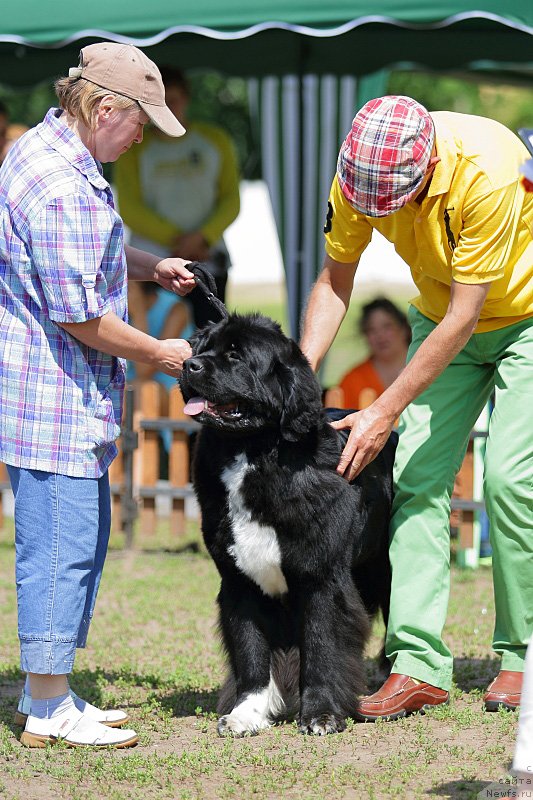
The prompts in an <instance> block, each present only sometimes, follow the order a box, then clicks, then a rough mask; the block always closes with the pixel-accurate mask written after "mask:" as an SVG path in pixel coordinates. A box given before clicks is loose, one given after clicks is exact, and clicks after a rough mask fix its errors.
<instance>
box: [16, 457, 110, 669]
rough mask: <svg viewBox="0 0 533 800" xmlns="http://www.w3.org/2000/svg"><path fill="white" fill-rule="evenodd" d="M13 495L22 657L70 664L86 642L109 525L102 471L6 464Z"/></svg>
mask: <svg viewBox="0 0 533 800" xmlns="http://www.w3.org/2000/svg"><path fill="white" fill-rule="evenodd" d="M7 469H8V472H9V478H10V480H11V486H12V487H13V493H14V495H15V549H16V580H17V603H18V634H19V639H20V664H21V669H23V670H24V671H25V672H35V673H39V674H44V675H63V674H67V673H69V672H71V671H72V667H73V664H74V656H75V651H76V647H85V644H86V641H87V633H88V631H89V625H90V622H91V618H92V615H93V611H94V604H95V601H96V595H97V592H98V586H99V584H100V578H101V575H102V569H103V566H104V561H105V557H106V553H107V545H108V541H109V532H110V527H111V501H110V493H109V478H108V474H107V472H106V473H105V475H103V476H102V477H101V478H72V477H69V476H68V475H56V474H55V473H52V472H43V471H41V470H34V469H23V468H18V467H11V466H8V468H7Z"/></svg>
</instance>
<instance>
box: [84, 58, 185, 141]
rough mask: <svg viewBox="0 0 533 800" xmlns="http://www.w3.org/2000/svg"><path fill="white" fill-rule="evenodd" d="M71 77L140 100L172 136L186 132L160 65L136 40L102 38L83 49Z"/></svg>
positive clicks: (151, 115)
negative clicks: (171, 105)
mask: <svg viewBox="0 0 533 800" xmlns="http://www.w3.org/2000/svg"><path fill="white" fill-rule="evenodd" d="M69 77H71V78H85V80H87V81H90V82H91V83H95V84H96V85H97V86H101V87H102V88H103V89H109V90H110V91H112V92H117V93H118V94H122V95H125V97H130V98H131V99H132V100H137V102H138V103H139V105H140V107H141V108H142V110H143V111H144V112H145V113H146V114H147V115H148V116H149V117H150V119H151V120H152V122H153V123H154V125H157V127H158V128H159V129H160V130H162V131H163V133H166V134H167V135H168V136H183V134H184V133H185V128H184V127H183V125H182V124H181V122H179V120H178V119H177V118H176V117H175V116H174V114H173V113H172V111H171V110H170V109H169V108H167V106H166V103H165V87H164V84H163V79H162V78H161V73H160V72H159V70H158V68H157V66H156V65H155V64H154V62H153V61H151V60H150V59H149V58H148V57H147V56H145V54H144V53H143V52H142V50H139V48H137V47H134V46H133V45H132V44H118V43H116V42H98V43H97V44H89V45H87V47H84V48H82V50H81V51H80V64H79V66H78V67H72V68H71V69H70V70H69Z"/></svg>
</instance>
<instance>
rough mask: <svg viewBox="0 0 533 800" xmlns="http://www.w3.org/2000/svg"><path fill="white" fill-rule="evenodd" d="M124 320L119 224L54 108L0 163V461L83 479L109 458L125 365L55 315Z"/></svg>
mask: <svg viewBox="0 0 533 800" xmlns="http://www.w3.org/2000/svg"><path fill="white" fill-rule="evenodd" d="M110 311H113V312H115V314H117V316H118V317H120V318H121V319H123V320H127V275H126V260H125V255H124V240H123V224H122V220H121V219H120V217H119V215H118V214H117V213H116V211H115V210H114V207H113V200H112V195H111V190H110V188H109V184H108V183H107V181H106V180H105V179H104V178H103V176H102V173H101V166H100V164H99V163H98V162H96V161H95V160H94V158H93V157H92V156H91V154H90V153H89V151H88V150H87V149H86V147H85V146H84V145H83V144H82V142H81V140H80V139H79V137H78V136H76V135H75V134H74V133H73V132H72V131H70V130H69V129H68V128H67V127H66V126H65V124H64V122H63V120H62V116H61V114H60V112H59V111H58V110H57V109H51V110H50V111H49V112H48V114H47V115H46V117H45V119H44V120H43V122H42V123H40V124H39V125H37V127H36V128H33V129H32V130H31V131H29V132H28V133H27V134H25V135H24V136H23V137H22V139H20V140H19V142H17V143H16V144H15V145H14V147H13V148H12V149H11V150H10V151H9V153H8V156H7V158H6V160H5V162H4V164H3V165H2V168H1V170H0V349H1V350H0V352H1V359H0V461H3V462H5V463H7V464H10V465H13V466H18V467H25V468H27V469H38V470H44V471H47V472H56V473H60V474H64V475H71V476H79V477H86V478H97V477H100V476H101V475H102V474H103V473H104V472H105V470H106V469H107V468H108V466H109V464H110V463H111V461H112V460H113V458H114V457H115V455H116V446H115V443H114V441H115V439H116V438H117V436H118V435H119V433H120V428H119V425H120V419H121V411H122V396H123V389H124V362H123V361H122V360H121V359H117V358H114V357H113V356H109V355H106V354H105V353H101V352H98V351H96V350H94V349H92V348H90V347H87V346H86V345H84V344H82V343H81V342H80V341H78V340H77V339H75V338H73V337H72V336H71V335H70V334H69V333H67V332H66V331H65V330H64V329H63V328H61V327H60V325H58V324H57V323H62V322H66V323H69V322H85V321H87V320H90V319H93V318H95V317H101V316H103V315H104V314H106V313H108V312H110Z"/></svg>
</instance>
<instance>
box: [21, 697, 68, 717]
mask: <svg viewBox="0 0 533 800" xmlns="http://www.w3.org/2000/svg"><path fill="white" fill-rule="evenodd" d="M73 708H75V706H74V702H73V700H72V697H71V696H70V694H69V693H68V692H67V694H60V695H59V696H58V697H47V698H45V699H44V700H35V699H34V698H33V697H32V699H31V715H32V717H37V719H55V718H57V717H61V716H63V714H68V713H69V712H71V711H72V709H73Z"/></svg>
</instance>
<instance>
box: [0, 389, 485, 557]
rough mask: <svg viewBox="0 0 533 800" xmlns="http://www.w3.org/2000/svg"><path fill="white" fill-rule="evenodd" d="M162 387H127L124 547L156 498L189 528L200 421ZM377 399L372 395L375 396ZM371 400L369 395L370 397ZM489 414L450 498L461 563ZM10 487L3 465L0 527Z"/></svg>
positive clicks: (114, 488) (116, 494)
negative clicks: (164, 446)
mask: <svg viewBox="0 0 533 800" xmlns="http://www.w3.org/2000/svg"><path fill="white" fill-rule="evenodd" d="M164 391H165V390H164V389H163V388H162V387H161V386H160V385H159V384H158V383H156V382H155V381H147V382H145V383H142V384H140V385H139V386H136V387H128V388H127V390H126V397H125V412H124V420H123V427H122V435H121V437H120V439H119V454H118V457H117V458H116V459H115V461H114V462H113V464H112V465H111V468H110V470H109V478H110V485H111V498H112V524H113V528H114V530H122V531H123V532H124V534H125V538H126V546H128V547H130V546H131V545H132V543H133V529H134V523H135V520H136V519H137V517H139V516H140V527H141V530H142V531H143V533H146V534H149V535H150V534H153V533H154V532H155V528H156V522H157V520H156V505H157V504H156V501H157V498H158V497H160V498H161V497H164V498H165V499H166V501H167V502H166V504H165V505H166V507H167V508H169V509H170V526H171V530H172V531H173V532H174V533H175V534H176V535H178V536H179V535H180V534H182V533H183V532H184V530H185V503H186V500H187V498H192V497H193V495H194V491H193V489H192V486H191V483H190V467H189V465H190V434H191V433H192V432H194V431H195V430H198V429H199V425H198V423H196V422H194V421H193V420H191V418H190V417H188V416H187V415H186V414H184V412H183V398H182V396H181V392H180V390H179V387H178V386H177V385H176V386H175V387H174V388H173V389H172V391H171V392H170V394H169V396H168V414H166V413H162V408H165V407H166V406H167V403H166V402H165V403H163V396H164V395H163V393H164ZM339 391H340V390H339V389H338V387H335V388H334V389H331V390H329V391H328V393H327V395H326V398H325V402H326V405H328V406H339V407H342V400H343V398H342V397H340V396H339V395H338V392H339ZM372 399H373V398H372ZM369 400H370V401H371V399H370V398H369ZM487 424H488V419H485V418H483V417H482V418H480V422H479V424H478V426H477V427H476V429H475V430H474V431H473V432H472V434H471V437H470V442H469V445H468V450H467V453H466V456H465V460H464V463H463V466H462V467H461V471H460V473H459V476H458V477H459V480H460V493H459V496H454V497H452V511H453V512H455V524H457V527H458V529H459V542H458V563H459V564H460V565H461V566H469V567H475V566H477V558H478V553H479V531H478V529H479V521H478V519H477V518H478V514H479V512H481V511H482V510H483V509H484V503H483V499H482V494H481V480H482V470H483V467H482V462H483V453H482V449H483V444H484V440H485V438H486V435H487V434H486V427H487ZM163 431H168V434H167V438H170V446H169V451H168V481H162V480H161V475H160V462H161V459H160V447H161V441H160V433H162V432H163ZM9 486H10V484H9V480H8V476H7V472H6V468H5V466H4V464H0V527H2V526H3V514H4V509H3V503H2V496H3V490H5V489H8V488H9Z"/></svg>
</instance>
